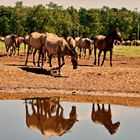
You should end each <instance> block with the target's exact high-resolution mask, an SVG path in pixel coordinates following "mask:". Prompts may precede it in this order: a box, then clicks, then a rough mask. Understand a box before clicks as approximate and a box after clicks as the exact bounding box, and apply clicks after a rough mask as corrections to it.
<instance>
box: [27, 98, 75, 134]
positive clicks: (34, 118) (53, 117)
mask: <svg viewBox="0 0 140 140" xmlns="http://www.w3.org/2000/svg"><path fill="white" fill-rule="evenodd" d="M29 106H30V105H29V103H27V100H25V107H26V125H27V127H29V128H31V129H36V130H39V131H40V132H41V133H42V134H43V135H45V136H48V137H50V136H55V135H57V136H62V135H63V134H65V133H67V132H68V131H69V130H70V129H71V128H72V126H73V125H74V123H75V122H76V121H77V114H76V107H75V106H72V110H71V112H70V113H69V118H67V119H66V118H64V115H63V112H64V109H63V107H62V106H61V105H60V103H59V100H52V99H51V98H50V99H36V100H32V101H31V109H32V110H31V112H32V113H31V112H30V111H29V110H28V108H29Z"/></svg>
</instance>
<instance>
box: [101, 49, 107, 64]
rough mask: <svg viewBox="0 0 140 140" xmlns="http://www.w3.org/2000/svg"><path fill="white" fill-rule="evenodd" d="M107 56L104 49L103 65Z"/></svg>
mask: <svg viewBox="0 0 140 140" xmlns="http://www.w3.org/2000/svg"><path fill="white" fill-rule="evenodd" d="M105 58H106V50H104V57H103V61H102V64H101V66H102V65H103V64H104V61H105Z"/></svg>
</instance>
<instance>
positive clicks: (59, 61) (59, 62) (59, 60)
mask: <svg viewBox="0 0 140 140" xmlns="http://www.w3.org/2000/svg"><path fill="white" fill-rule="evenodd" d="M58 66H59V69H58V72H59V74H60V67H61V59H60V56H58Z"/></svg>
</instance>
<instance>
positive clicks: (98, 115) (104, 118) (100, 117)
mask: <svg viewBox="0 0 140 140" xmlns="http://www.w3.org/2000/svg"><path fill="white" fill-rule="evenodd" d="M97 107H98V108H97V110H95V104H94V103H93V106H92V113H91V119H92V121H93V122H95V123H96V124H101V125H104V127H105V128H106V129H107V130H108V131H109V133H110V134H111V135H113V134H114V133H116V131H117V130H118V127H119V126H120V122H116V123H113V122H112V114H111V107H110V105H108V110H107V109H105V107H104V104H102V108H101V107H100V105H99V104H97Z"/></svg>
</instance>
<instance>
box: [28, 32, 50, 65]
mask: <svg viewBox="0 0 140 140" xmlns="http://www.w3.org/2000/svg"><path fill="white" fill-rule="evenodd" d="M46 41H47V40H46V35H45V34H44V33H38V32H32V33H31V34H30V35H29V40H28V51H27V57H26V61H25V65H27V62H28V56H29V52H30V50H31V48H34V52H33V64H34V65H35V54H36V52H37V50H39V51H42V47H43V46H44V44H45V42H46ZM40 54H41V53H39V55H40ZM39 58H40V56H39ZM42 65H43V60H42ZM38 66H39V59H38Z"/></svg>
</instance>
